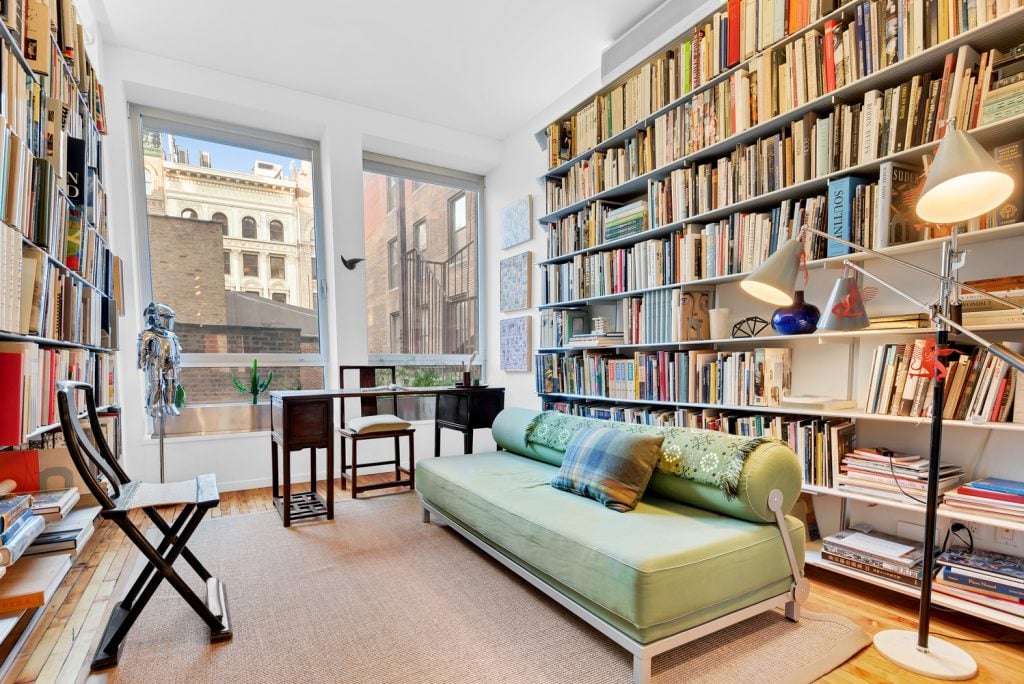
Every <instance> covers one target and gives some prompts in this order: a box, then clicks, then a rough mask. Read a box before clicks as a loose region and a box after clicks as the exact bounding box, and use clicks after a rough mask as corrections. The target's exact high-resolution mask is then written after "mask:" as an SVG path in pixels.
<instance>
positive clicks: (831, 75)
mask: <svg viewBox="0 0 1024 684" xmlns="http://www.w3.org/2000/svg"><path fill="white" fill-rule="evenodd" d="M838 28H839V22H838V21H836V20H835V19H829V20H828V21H826V22H825V37H824V39H823V41H822V53H823V58H824V69H825V92H827V93H830V92H832V91H833V90H835V89H836V54H835V50H836V30H837V29H838Z"/></svg>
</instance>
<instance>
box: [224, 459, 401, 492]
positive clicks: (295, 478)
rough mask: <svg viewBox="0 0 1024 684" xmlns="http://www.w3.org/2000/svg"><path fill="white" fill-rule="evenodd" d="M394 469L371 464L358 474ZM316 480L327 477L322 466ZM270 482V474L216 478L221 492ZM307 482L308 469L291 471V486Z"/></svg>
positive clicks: (336, 472)
mask: <svg viewBox="0 0 1024 684" xmlns="http://www.w3.org/2000/svg"><path fill="white" fill-rule="evenodd" d="M407 465H408V464H406V463H404V462H403V463H402V466H403V467H407ZM392 470H394V468H392V467H391V466H373V467H369V468H360V469H359V475H360V477H362V475H363V473H365V474H367V475H372V474H373V473H386V472H390V471H392ZM340 472H341V471H340V470H336V471H335V473H334V479H335V481H337V480H338V478H339V476H340ZM316 479H317V481H318V482H320V481H323V480H326V479H327V469H326V468H324V469H323V470H320V471H318V472H317V474H316ZM271 484H273V483H272V481H271V479H270V475H267V476H266V477H256V478H252V479H249V480H218V481H217V489H218V490H220V491H222V492H237V491H241V490H244V489H261V488H263V487H269V486H270V485H271ZM308 484H309V471H308V470H306V471H292V486H293V487H296V486H297V487H304V486H306V485H308Z"/></svg>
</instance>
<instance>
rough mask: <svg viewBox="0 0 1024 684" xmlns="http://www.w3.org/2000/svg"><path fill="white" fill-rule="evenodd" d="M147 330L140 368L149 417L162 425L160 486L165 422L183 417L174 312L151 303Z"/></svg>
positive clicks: (141, 341)
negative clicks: (175, 417) (168, 417)
mask: <svg viewBox="0 0 1024 684" xmlns="http://www.w3.org/2000/svg"><path fill="white" fill-rule="evenodd" d="M142 315H143V318H145V320H146V327H145V328H143V329H142V332H141V333H139V361H138V364H139V366H138V367H139V368H141V369H142V370H144V371H145V372H146V413H148V414H149V415H150V416H152V417H153V418H154V419H155V420H157V421H159V428H158V435H159V439H160V482H164V481H165V480H164V421H165V420H166V419H167V416H177V415H181V411H179V410H178V406H177V404H176V402H175V398H176V397H177V396H178V387H179V386H178V368H179V366H180V365H181V344H180V343H179V342H178V336H177V335H175V334H174V333H173V332H172V331H173V329H174V309H172V308H171V307H169V306H165V305H164V304H157V303H156V302H152V303H150V305H149V306H147V307H146V310H145V311H143V312H142Z"/></svg>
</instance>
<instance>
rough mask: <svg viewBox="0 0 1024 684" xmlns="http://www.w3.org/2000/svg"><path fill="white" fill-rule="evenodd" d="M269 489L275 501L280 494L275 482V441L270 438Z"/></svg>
mask: <svg viewBox="0 0 1024 684" xmlns="http://www.w3.org/2000/svg"><path fill="white" fill-rule="evenodd" d="M270 468H271V472H270V487H271V492H272V496H273V497H274V498H275V499H276V498H277V497H278V496H280V495H281V493H280V492H279V491H278V481H277V440H275V439H274V438H273V437H271V438H270Z"/></svg>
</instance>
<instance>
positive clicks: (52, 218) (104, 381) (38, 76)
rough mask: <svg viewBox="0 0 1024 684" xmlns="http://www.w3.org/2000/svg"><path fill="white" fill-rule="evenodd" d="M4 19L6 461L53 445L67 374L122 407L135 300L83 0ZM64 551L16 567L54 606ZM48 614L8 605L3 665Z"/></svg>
mask: <svg viewBox="0 0 1024 684" xmlns="http://www.w3.org/2000/svg"><path fill="white" fill-rule="evenodd" d="M0 15H2V16H0V19H2V21H0V70H2V75H3V77H2V79H0V84H2V86H0V136H2V137H0V273H2V279H0V361H2V364H3V365H2V368H3V370H4V373H3V375H2V378H3V380H2V381H0V396H3V397H4V398H5V399H6V400H7V402H8V403H7V405H6V406H5V407H4V408H3V411H2V416H0V420H2V421H4V423H3V426H2V430H0V433H2V439H0V459H3V458H5V456H6V457H8V458H10V457H11V456H10V454H11V452H12V451H22V450H25V449H31V448H37V447H39V446H41V445H47V444H49V445H52V444H53V440H54V438H55V437H56V436H57V433H59V423H58V419H57V411H56V394H55V390H56V383H57V382H58V381H60V380H78V381H83V382H88V383H90V384H91V385H92V386H93V388H94V391H95V396H96V397H97V403H99V404H100V405H101V407H100V411H101V413H103V414H108V415H111V414H118V413H119V408H118V405H117V393H116V382H115V378H114V368H115V364H116V354H117V351H118V335H117V330H118V318H119V317H120V316H121V315H123V309H122V303H121V292H122V285H121V262H120V260H119V259H118V257H117V256H115V255H114V253H113V252H112V250H111V249H110V246H109V227H108V223H107V209H106V206H107V201H106V189H105V187H104V180H103V179H104V176H103V164H104V159H103V145H102V137H103V135H104V134H105V133H106V123H105V111H104V103H103V89H102V86H101V85H100V83H99V81H98V78H97V75H96V73H95V70H94V69H93V66H92V64H91V62H90V61H89V58H88V56H87V55H86V52H85V39H84V32H83V29H82V26H81V24H80V23H79V22H78V20H77V14H76V10H75V7H74V5H73V3H72V2H71V1H70V0H49V2H36V1H31V2H30V1H28V0H26V2H20V1H19V2H7V3H3V4H2V5H0ZM117 420H118V419H115V421H114V425H115V426H117ZM115 429H116V428H115ZM114 441H115V443H119V440H117V439H115V440H114ZM68 465H69V466H70V465H71V464H70V459H69V461H68ZM55 555H56V556H57V558H54V557H53V556H54V554H51V555H50V556H49V557H46V556H31V557H28V556H23V557H22V558H20V559H19V560H18V561H16V563H15V565H16V566H20V570H21V572H19V574H21V575H26V576H28V577H29V578H31V581H32V582H33V583H34V584H36V585H37V586H38V587H39V588H40V589H41V590H43V591H44V595H45V597H46V603H48V602H49V601H50V599H51V598H52V596H53V594H54V592H55V591H56V588H57V587H58V586H59V585H60V583H61V581H62V580H63V578H64V576H65V575H66V573H67V571H68V569H69V568H70V567H71V563H72V561H73V556H74V553H72V552H64V555H63V558H64V559H65V560H66V562H62V561H61V560H60V557H61V554H60V553H57V554H55ZM4 582H5V580H4V578H3V577H0V596H2V595H3V593H4V591H3V590H4ZM2 605H3V600H2V598H0V606H2ZM12 605H13V604H12ZM45 610H46V605H45V603H44V605H42V606H32V607H28V608H21V609H18V610H13V611H12V612H3V611H2V610H0V662H2V663H3V664H2V665H0V672H6V671H7V669H8V668H9V667H10V664H11V662H12V660H13V654H14V653H16V652H17V651H18V649H20V647H21V644H22V643H23V642H24V640H25V638H27V635H28V633H29V632H30V631H31V629H32V627H33V626H34V625H35V623H36V622H37V621H38V620H39V619H40V617H41V616H42V615H43V613H44V612H45Z"/></svg>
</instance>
